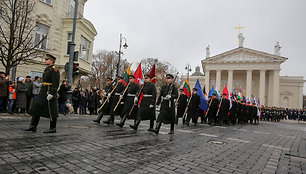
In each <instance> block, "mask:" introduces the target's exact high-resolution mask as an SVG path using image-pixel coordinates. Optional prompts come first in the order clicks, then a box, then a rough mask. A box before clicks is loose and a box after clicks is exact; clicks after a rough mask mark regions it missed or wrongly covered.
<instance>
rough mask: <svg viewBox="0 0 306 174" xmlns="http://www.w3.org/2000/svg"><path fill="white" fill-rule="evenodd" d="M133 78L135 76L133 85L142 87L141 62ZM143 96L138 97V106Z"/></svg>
mask: <svg viewBox="0 0 306 174" xmlns="http://www.w3.org/2000/svg"><path fill="white" fill-rule="evenodd" d="M134 76H135V83H137V84H139V85H142V84H143V83H144V82H143V75H142V70H141V62H140V63H139V65H138V67H137V69H136V71H135V72H134ZM142 97H143V94H141V95H140V97H139V102H138V105H140V103H141V100H142Z"/></svg>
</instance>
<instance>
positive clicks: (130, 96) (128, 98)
mask: <svg viewBox="0 0 306 174" xmlns="http://www.w3.org/2000/svg"><path fill="white" fill-rule="evenodd" d="M139 89H140V86H139V85H138V84H137V83H135V82H133V83H130V85H129V86H128V89H127V91H126V93H125V95H124V106H123V109H122V113H121V116H124V115H126V116H128V117H127V118H128V119H135V118H136V116H137V111H138V106H134V108H133V111H132V113H131V114H130V115H129V113H130V111H131V109H132V107H133V105H134V98H135V96H136V94H137V93H138V92H139Z"/></svg>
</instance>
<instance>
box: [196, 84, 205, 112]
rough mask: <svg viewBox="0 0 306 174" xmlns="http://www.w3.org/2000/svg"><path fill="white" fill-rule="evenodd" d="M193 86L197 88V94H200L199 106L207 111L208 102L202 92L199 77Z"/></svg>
mask: <svg viewBox="0 0 306 174" xmlns="http://www.w3.org/2000/svg"><path fill="white" fill-rule="evenodd" d="M194 88H196V89H197V90H198V92H197V95H199V96H200V100H201V104H200V108H201V109H202V110H204V111H207V109H208V104H207V100H206V99H205V96H204V93H203V91H202V87H201V84H200V81H199V79H198V80H197V82H196V84H195V86H194Z"/></svg>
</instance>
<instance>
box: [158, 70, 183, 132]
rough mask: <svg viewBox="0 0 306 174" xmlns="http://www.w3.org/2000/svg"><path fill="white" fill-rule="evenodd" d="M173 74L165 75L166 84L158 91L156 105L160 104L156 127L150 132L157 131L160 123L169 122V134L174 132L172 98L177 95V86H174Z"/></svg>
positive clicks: (173, 104) (173, 105)
mask: <svg viewBox="0 0 306 174" xmlns="http://www.w3.org/2000/svg"><path fill="white" fill-rule="evenodd" d="M173 78H174V77H173V75H171V74H167V75H166V82H167V84H166V85H163V86H162V88H161V91H160V96H159V97H158V100H157V103H156V105H161V107H160V113H159V115H158V118H157V121H156V127H155V129H154V130H152V132H154V133H155V134H158V133H159V129H160V127H161V124H162V123H164V124H171V126H170V132H169V134H174V123H175V103H174V99H176V98H177V97H178V92H177V88H176V87H175V86H174V84H173V83H174V82H173Z"/></svg>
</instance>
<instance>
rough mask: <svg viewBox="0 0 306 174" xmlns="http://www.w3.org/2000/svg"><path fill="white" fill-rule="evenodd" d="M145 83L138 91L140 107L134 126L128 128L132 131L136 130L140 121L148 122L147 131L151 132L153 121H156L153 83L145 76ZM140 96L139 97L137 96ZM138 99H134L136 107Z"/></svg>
mask: <svg viewBox="0 0 306 174" xmlns="http://www.w3.org/2000/svg"><path fill="white" fill-rule="evenodd" d="M144 77H145V82H144V85H143V87H142V90H141V91H139V94H141V93H142V94H143V98H142V101H141V103H140V107H139V109H138V113H137V118H136V120H135V124H134V125H130V127H131V128H132V129H134V130H137V129H138V126H139V124H140V121H141V120H150V128H149V129H148V130H153V126H154V121H155V120H156V116H155V102H156V87H155V85H154V83H151V76H150V75H149V74H146V75H145V76H144ZM138 96H140V95H138ZM137 102H138V98H137V96H136V97H135V104H136V105H137Z"/></svg>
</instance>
